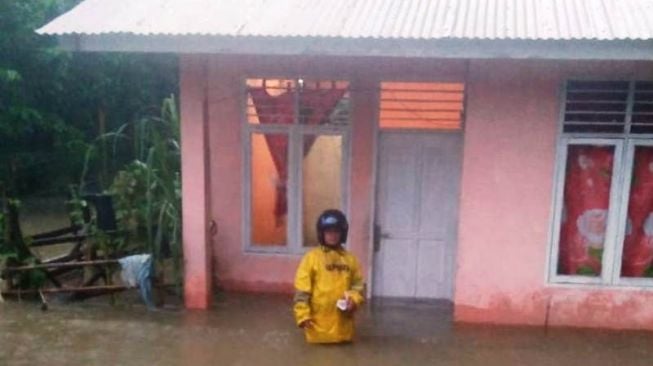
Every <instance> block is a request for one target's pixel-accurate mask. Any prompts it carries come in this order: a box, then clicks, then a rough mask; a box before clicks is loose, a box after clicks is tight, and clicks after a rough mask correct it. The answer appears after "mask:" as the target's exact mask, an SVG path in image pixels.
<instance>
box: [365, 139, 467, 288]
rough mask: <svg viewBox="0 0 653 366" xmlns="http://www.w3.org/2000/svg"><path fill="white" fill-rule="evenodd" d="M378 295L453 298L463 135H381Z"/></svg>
mask: <svg viewBox="0 0 653 366" xmlns="http://www.w3.org/2000/svg"><path fill="white" fill-rule="evenodd" d="M379 143H380V149H379V153H380V156H379V174H378V189H377V208H376V224H375V248H374V250H375V252H374V253H375V255H374V283H373V294H374V295H375V296H387V297H408V298H432V299H452V297H453V272H454V262H455V260H454V255H455V247H456V233H457V225H458V198H459V197H458V192H459V181H460V169H461V168H460V165H461V159H460V157H461V150H462V149H461V145H462V136H461V134H458V133H455V134H454V133H411V132H387V133H382V134H381V138H380V142H379Z"/></svg>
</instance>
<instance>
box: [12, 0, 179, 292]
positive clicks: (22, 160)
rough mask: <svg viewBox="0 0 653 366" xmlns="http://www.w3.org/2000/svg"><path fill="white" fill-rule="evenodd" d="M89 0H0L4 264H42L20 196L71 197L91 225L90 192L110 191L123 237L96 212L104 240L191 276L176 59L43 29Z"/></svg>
mask: <svg viewBox="0 0 653 366" xmlns="http://www.w3.org/2000/svg"><path fill="white" fill-rule="evenodd" d="M79 2H80V0H24V1H4V2H0V32H2V34H3V36H2V37H0V141H2V143H1V144H0V161H1V162H2V164H0V182H3V187H4V188H3V189H2V191H3V192H6V197H0V202H2V205H3V206H2V209H0V261H1V263H0V267H2V266H4V265H5V264H6V263H7V261H14V262H15V263H19V264H29V263H33V262H34V259H33V256H32V255H31V253H30V251H29V249H27V251H26V252H25V251H24V250H23V249H21V245H22V246H24V247H25V248H29V238H26V237H23V235H22V233H20V230H19V225H18V222H17V221H16V222H14V221H15V220H14V219H13V218H12V217H14V216H12V215H14V213H13V212H14V211H15V215H16V217H17V212H18V209H19V201H18V199H23V198H33V197H51V196H55V197H62V196H65V195H67V196H69V201H68V203H67V209H68V212H69V214H70V219H71V223H72V224H78V225H81V224H83V223H84V217H83V211H84V209H86V208H89V207H93V205H92V204H90V203H89V201H88V200H89V197H91V196H94V195H95V196H97V195H105V196H106V195H108V196H110V197H111V199H112V201H113V209H115V218H116V226H117V227H116V228H115V229H116V230H115V231H116V232H118V233H120V235H109V236H107V235H106V233H105V231H106V228H102V227H101V226H102V225H98V222H96V221H94V220H96V219H92V220H91V223H90V226H89V227H88V229H89V232H88V233H89V234H91V235H92V236H94V237H95V240H94V241H95V242H96V244H95V245H97V246H101V247H102V248H101V249H102V251H103V252H105V254H107V253H114V254H119V253H127V254H131V253H152V254H153V255H154V258H155V262H156V263H157V264H158V265H159V267H161V268H163V267H166V268H167V269H168V271H167V272H171V273H172V277H173V278H168V279H167V280H168V282H170V281H172V282H174V283H176V284H181V266H182V260H181V258H182V253H181V216H180V210H181V192H180V184H181V183H180V175H179V172H180V151H179V116H178V111H177V107H176V105H177V103H176V102H175V97H174V95H175V94H176V93H177V88H178V81H177V58H176V56H175V55H163V54H161V55H145V54H124V53H103V54H100V53H70V52H67V51H65V50H61V49H59V48H57V44H56V40H55V39H54V38H52V37H45V36H40V35H38V34H36V33H35V32H34V30H35V29H37V28H39V27H40V26H42V25H44V24H45V23H47V22H48V21H49V20H51V19H52V18H54V17H55V16H57V15H59V14H61V13H63V12H64V11H67V10H69V9H70V8H72V7H73V6H75V5H77V4H78V3H79ZM161 101H163V103H161ZM62 201H63V200H62ZM63 204H64V202H62V205H63ZM87 225H88V223H87ZM164 263H165V264H164ZM26 273H33V274H34V273H36V274H37V273H38V272H37V271H34V272H26ZM35 276H38V275H35ZM26 281H27V282H26V286H27V285H29V286H31V287H34V286H35V285H38V284H39V279H37V278H34V279H27V280H26Z"/></svg>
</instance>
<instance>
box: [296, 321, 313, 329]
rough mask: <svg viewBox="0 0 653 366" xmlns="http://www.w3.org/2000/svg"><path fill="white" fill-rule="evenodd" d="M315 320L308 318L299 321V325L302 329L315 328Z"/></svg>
mask: <svg viewBox="0 0 653 366" xmlns="http://www.w3.org/2000/svg"><path fill="white" fill-rule="evenodd" d="M313 325H314V324H313V320H311V319H306V320H304V321H303V322H301V323H299V327H300V328H302V329H313Z"/></svg>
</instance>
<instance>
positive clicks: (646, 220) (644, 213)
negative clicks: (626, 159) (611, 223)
mask: <svg viewBox="0 0 653 366" xmlns="http://www.w3.org/2000/svg"><path fill="white" fill-rule="evenodd" d="M652 211H653V149H651V148H638V149H637V150H636V154H635V161H634V167H633V177H632V184H631V188H630V200H629V202H628V225H627V229H626V230H627V231H626V237H625V240H624V251H623V257H622V268H621V275H622V276H627V277H641V276H642V275H644V272H645V271H646V269H647V268H648V267H649V266H650V265H651V262H652V261H653V213H652Z"/></svg>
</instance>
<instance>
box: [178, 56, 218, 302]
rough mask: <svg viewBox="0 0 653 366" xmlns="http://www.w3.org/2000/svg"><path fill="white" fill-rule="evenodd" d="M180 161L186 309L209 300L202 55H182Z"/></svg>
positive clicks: (209, 267)
mask: <svg viewBox="0 0 653 366" xmlns="http://www.w3.org/2000/svg"><path fill="white" fill-rule="evenodd" d="M179 73H180V89H181V163H182V170H181V174H182V195H183V200H182V215H183V234H182V235H183V237H182V240H183V247H184V279H185V286H184V300H185V303H186V307H187V308H190V309H206V308H207V307H209V305H210V303H211V288H212V286H211V278H212V277H211V275H210V274H211V266H210V259H211V247H210V245H209V242H210V237H209V226H208V223H209V221H210V219H209V212H208V203H209V202H210V200H211V198H210V197H211V196H210V191H209V187H210V184H211V183H210V176H209V162H208V158H209V156H208V144H207V138H206V137H207V127H208V126H207V122H208V121H207V120H206V113H205V97H206V82H205V79H206V77H205V74H206V58H204V57H202V56H197V55H192V56H182V57H181V60H180V72H179Z"/></svg>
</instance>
